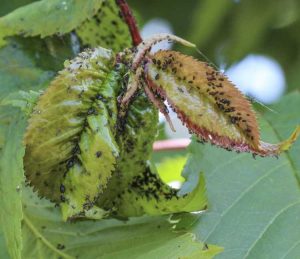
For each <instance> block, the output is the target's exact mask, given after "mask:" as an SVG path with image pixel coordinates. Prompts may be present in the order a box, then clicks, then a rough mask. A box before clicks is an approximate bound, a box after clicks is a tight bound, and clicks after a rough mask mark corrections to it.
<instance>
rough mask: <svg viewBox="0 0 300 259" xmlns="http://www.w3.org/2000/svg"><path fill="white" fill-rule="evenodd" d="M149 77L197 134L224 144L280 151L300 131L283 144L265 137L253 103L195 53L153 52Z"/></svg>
mask: <svg viewBox="0 0 300 259" xmlns="http://www.w3.org/2000/svg"><path fill="white" fill-rule="evenodd" d="M147 77H148V84H149V86H150V88H151V89H152V90H153V91H154V92H156V93H157V94H158V95H160V96H161V97H162V98H163V99H167V100H168V102H169V104H170V105H171V106H172V108H173V109H174V110H175V112H176V113H177V115H178V117H179V118H180V119H181V120H182V122H183V123H184V124H185V125H186V126H187V127H188V128H189V129H190V130H191V131H192V132H193V133H195V134H196V135H197V136H198V137H199V138H200V139H202V140H204V141H209V142H211V143H212V144H215V145H218V146H220V147H223V148H225V149H229V150H235V151H238V152H252V153H253V154H258V155H261V156H271V155H273V156H277V155H279V154H280V153H281V152H283V151H285V150H288V149H289V147H290V146H291V144H292V143H293V142H294V141H295V140H296V139H297V137H298V135H299V133H300V126H298V127H297V129H296V130H295V131H294V133H293V134H292V135H291V137H290V138H289V139H287V140H286V141H283V142H281V143H279V144H269V143H265V142H263V141H261V140H260V134H259V126H258V123H257V120H256V115H255V113H254V111H253V109H252V107H251V104H250V102H249V101H248V100H247V99H246V98H245V97H244V96H243V95H242V94H241V92H240V91H239V90H238V89H237V88H236V87H235V86H234V85H233V84H232V83H231V82H230V81H229V80H228V79H227V78H226V76H224V75H223V74H222V73H220V72H218V71H216V70H214V69H213V68H212V67H210V66H209V65H208V64H207V63H204V62H199V61H197V60H195V59H193V58H192V57H189V56H185V55H183V54H180V53H178V52H175V51H160V52H158V53H156V54H155V55H154V56H153V58H152V61H151V63H150V64H149V66H148V74H147Z"/></svg>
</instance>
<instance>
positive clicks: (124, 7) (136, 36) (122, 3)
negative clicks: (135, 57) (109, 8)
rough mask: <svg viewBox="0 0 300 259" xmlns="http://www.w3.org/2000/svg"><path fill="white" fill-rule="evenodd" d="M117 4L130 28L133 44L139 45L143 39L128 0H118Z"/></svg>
mask: <svg viewBox="0 0 300 259" xmlns="http://www.w3.org/2000/svg"><path fill="white" fill-rule="evenodd" d="M116 4H117V5H118V6H119V8H120V13H121V15H122V17H123V19H124V21H125V23H126V24H127V26H128V28H129V31H130V34H131V38H132V44H133V46H137V45H139V44H140V43H141V42H142V41H143V40H142V37H141V35H140V31H139V29H138V27H137V24H136V21H135V18H134V17H133V15H132V11H131V9H130V7H129V5H128V4H127V2H126V0H116Z"/></svg>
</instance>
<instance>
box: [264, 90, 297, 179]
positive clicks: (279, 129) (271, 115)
mask: <svg viewBox="0 0 300 259" xmlns="http://www.w3.org/2000/svg"><path fill="white" fill-rule="evenodd" d="M287 104H288V107H290V108H289V109H287ZM298 107H300V92H299V91H295V92H292V93H290V94H288V95H287V96H285V97H284V101H282V102H280V103H278V104H276V105H274V106H270V108H271V109H273V110H275V111H277V112H278V113H277V112H268V113H266V114H264V118H265V119H266V120H267V121H268V122H269V123H270V124H271V125H272V127H273V128H274V131H275V134H276V136H277V138H279V139H284V136H287V135H288V132H289V130H290V129H291V128H293V127H294V126H295V124H297V123H298V124H299V123H300V120H299V108H298ZM295 118H298V119H295ZM286 154H287V156H288V158H289V159H290V161H291V164H292V167H293V168H294V170H295V172H296V174H297V177H298V180H299V182H300V159H299V154H300V145H299V141H298V144H296V145H294V146H293V148H292V149H290V150H289V151H288V152H287V153H286Z"/></svg>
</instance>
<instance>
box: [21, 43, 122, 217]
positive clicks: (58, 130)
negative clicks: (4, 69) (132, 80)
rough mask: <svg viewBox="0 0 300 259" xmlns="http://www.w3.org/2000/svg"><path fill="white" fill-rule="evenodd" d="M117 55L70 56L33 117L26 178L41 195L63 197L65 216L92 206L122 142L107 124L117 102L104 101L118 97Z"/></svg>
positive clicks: (89, 53) (99, 51)
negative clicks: (115, 65) (114, 69)
mask: <svg viewBox="0 0 300 259" xmlns="http://www.w3.org/2000/svg"><path fill="white" fill-rule="evenodd" d="M113 58H114V57H113V55H112V52H111V51H109V50H106V49H103V48H97V49H95V50H89V51H87V52H83V53H81V54H80V55H79V56H78V57H77V58H75V59H74V60H72V61H67V62H66V68H65V70H63V71H62V72H60V75H59V76H58V77H57V78H56V79H55V80H54V81H53V82H52V83H51V85H50V87H49V88H48V89H47V90H46V92H45V93H44V94H43V95H42V96H41V98H40V99H39V101H38V103H37V106H36V107H35V108H34V111H33V114H32V116H31V118H30V120H29V126H28V129H27V132H26V136H25V143H26V153H25V158H24V165H25V172H26V177H27V180H28V181H29V183H30V184H32V185H33V186H34V187H35V189H36V190H38V192H39V194H40V195H41V196H43V197H47V198H48V199H50V200H52V201H55V202H58V203H59V202H62V207H63V209H64V211H65V217H70V216H74V215H78V214H80V213H83V212H84V211H86V210H89V209H91V208H92V207H93V205H94V202H95V199H96V198H97V197H98V194H99V193H100V192H102V191H103V189H105V188H106V184H107V181H108V180H109V178H110V176H111V172H112V170H113V169H114V165H115V163H116V157H117V156H118V147H117V145H116V143H115V141H114V136H113V134H112V132H111V130H110V127H109V124H110V120H113V118H115V119H116V117H115V116H116V115H115V114H116V104H114V106H111V107H108V106H106V105H105V99H106V98H109V99H111V100H112V102H113V103H115V102H116V97H115V96H114V95H113V94H114V91H115V90H116V89H117V88H119V81H118V80H119V78H118V73H117V72H114V71H110V70H112V65H113V62H112V61H113ZM107 100H108V99H107ZM110 109H111V110H110ZM109 112H110V113H111V114H114V116H109V115H108V113H109Z"/></svg>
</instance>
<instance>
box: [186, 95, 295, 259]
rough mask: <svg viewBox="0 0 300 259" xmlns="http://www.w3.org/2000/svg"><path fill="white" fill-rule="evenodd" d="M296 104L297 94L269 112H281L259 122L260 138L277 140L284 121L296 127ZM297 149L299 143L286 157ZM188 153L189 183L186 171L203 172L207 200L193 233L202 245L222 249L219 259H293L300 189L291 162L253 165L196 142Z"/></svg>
mask: <svg viewBox="0 0 300 259" xmlns="http://www.w3.org/2000/svg"><path fill="white" fill-rule="evenodd" d="M299 104H300V103H299V94H294V95H290V96H287V97H285V98H283V100H282V102H281V103H280V104H278V106H277V105H276V106H274V107H273V108H274V109H276V110H277V111H278V109H279V108H281V109H282V110H281V112H280V113H279V114H276V121H271V120H270V121H269V122H266V121H265V120H262V122H261V124H262V135H263V136H264V137H265V138H268V140H269V141H280V140H281V137H280V135H279V134H276V132H277V131H278V130H280V131H282V130H283V129H284V130H286V127H288V126H289V125H285V122H286V121H287V120H289V121H290V122H289V123H288V124H290V123H297V122H299V120H300V117H299V113H298V112H296V111H298V110H299ZM268 116H269V115H266V117H268ZM273 116H275V115H271V117H273ZM271 117H270V118H271ZM273 118H274V117H273ZM282 132H283V131H282ZM299 146H300V142H299V141H298V142H296V143H295V145H294V146H293V147H292V149H291V152H293V150H294V149H296V150H297V149H298V150H299ZM189 149H190V152H191V157H190V159H189V161H188V163H187V166H186V170H185V173H184V176H185V177H187V178H188V179H189V181H190V182H193V175H192V174H189V173H188V171H190V172H193V171H194V170H195V169H197V170H201V171H203V172H204V173H205V176H206V182H207V195H208V200H209V207H208V212H207V213H205V214H204V215H202V216H200V217H199V219H198V221H197V220H196V222H195V224H194V225H193V227H192V229H193V232H194V233H197V235H198V237H199V236H201V237H202V238H203V241H204V242H209V243H214V244H216V245H219V246H222V247H224V252H223V253H222V254H221V255H220V256H219V258H230V259H232V258H283V257H286V258H297V256H295V255H299V249H300V246H299V243H300V226H299V224H298V223H297V222H298V221H299V215H300V188H299V181H298V180H297V178H296V174H297V170H299V169H296V168H295V162H296V161H294V158H293V157H292V156H290V154H289V153H284V154H282V155H281V157H280V158H279V159H278V160H276V159H275V158H257V159H256V160H254V159H253V158H252V157H251V156H250V155H249V154H240V155H237V154H234V153H229V152H225V151H223V150H220V149H217V148H215V147H210V146H207V145H205V146H203V145H201V144H199V143H197V142H196V141H193V143H192V144H191V146H190V148H189ZM297 155H298V157H299V153H297ZM298 157H297V158H296V160H297V159H298ZM270 247H271V248H270Z"/></svg>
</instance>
